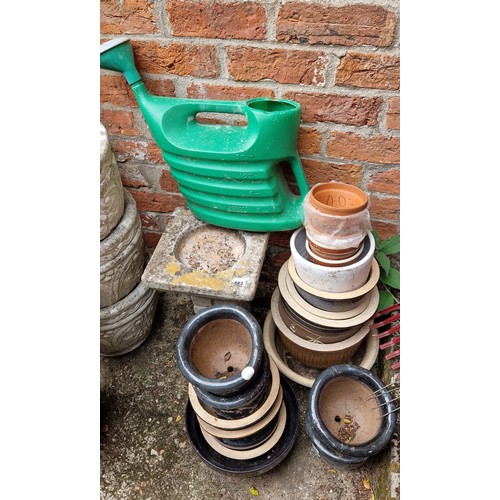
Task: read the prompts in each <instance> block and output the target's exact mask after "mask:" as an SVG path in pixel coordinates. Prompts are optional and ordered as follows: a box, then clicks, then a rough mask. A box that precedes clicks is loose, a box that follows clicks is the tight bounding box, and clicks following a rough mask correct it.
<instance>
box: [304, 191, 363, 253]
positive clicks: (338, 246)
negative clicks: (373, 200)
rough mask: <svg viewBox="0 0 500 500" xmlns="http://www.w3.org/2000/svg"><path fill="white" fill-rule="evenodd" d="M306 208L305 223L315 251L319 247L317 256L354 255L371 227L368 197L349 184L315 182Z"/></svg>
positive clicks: (305, 204) (306, 202)
mask: <svg viewBox="0 0 500 500" xmlns="http://www.w3.org/2000/svg"><path fill="white" fill-rule="evenodd" d="M303 208H304V219H303V225H304V228H305V231H306V234H307V236H308V239H309V242H310V243H311V244H312V245H313V246H314V248H313V249H312V250H313V252H316V245H317V247H318V256H322V257H325V258H331V259H342V258H348V257H350V256H352V255H353V254H355V253H356V251H357V250H358V248H359V246H360V244H361V243H362V241H363V240H364V238H365V236H366V234H367V233H368V231H369V230H370V229H371V222H370V212H369V210H368V196H367V195H366V194H365V193H364V192H363V191H362V190H361V189H359V188H357V187H356V186H352V185H350V184H344V183H340V182H324V183H320V184H316V185H315V186H313V187H312V189H311V190H310V191H309V192H308V193H307V195H306V196H305V198H304V203H303ZM320 252H321V253H326V254H327V255H321V254H320Z"/></svg>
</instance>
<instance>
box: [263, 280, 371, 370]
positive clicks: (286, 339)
mask: <svg viewBox="0 0 500 500" xmlns="http://www.w3.org/2000/svg"><path fill="white" fill-rule="evenodd" d="M277 290H278V289H276V290H275V292H274V293H275V294H276V293H277ZM274 304H276V297H275V300H274ZM271 313H272V316H273V320H274V323H275V324H276V327H277V328H278V334H279V337H280V339H281V341H282V342H283V345H284V346H285V348H286V350H287V351H288V352H289V353H290V355H291V356H293V357H294V358H296V359H297V360H299V361H300V362H301V363H303V364H304V365H306V366H309V367H311V368H316V369H324V368H326V367H328V366H331V365H334V364H338V363H345V362H347V361H349V359H351V357H352V356H353V355H354V354H355V353H356V351H357V350H358V349H359V347H360V345H361V343H362V342H363V340H364V339H365V337H366V336H367V335H369V334H370V326H371V324H372V323H373V320H372V319H368V320H366V321H365V322H364V323H363V324H362V325H361V327H360V328H359V330H358V331H356V332H355V333H354V334H353V335H351V336H350V337H348V338H346V339H345V340H341V341H338V342H333V343H326V344H325V343H321V342H314V341H310V340H305V339H303V338H302V337H299V336H298V335H297V334H295V333H294V332H293V331H292V330H290V328H288V327H287V325H286V324H285V322H284V321H283V319H282V317H281V315H280V312H279V309H277V308H276V307H275V306H274V307H273V302H271Z"/></svg>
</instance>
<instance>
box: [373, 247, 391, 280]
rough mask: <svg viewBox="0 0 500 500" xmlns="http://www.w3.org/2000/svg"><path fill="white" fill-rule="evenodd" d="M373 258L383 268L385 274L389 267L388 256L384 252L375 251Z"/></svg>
mask: <svg viewBox="0 0 500 500" xmlns="http://www.w3.org/2000/svg"><path fill="white" fill-rule="evenodd" d="M375 258H376V259H377V262H378V263H379V265H380V267H381V268H382V269H383V271H384V274H385V275H386V276H387V274H388V273H389V269H390V267H391V261H390V260H389V257H387V255H385V253H380V252H376V253H375Z"/></svg>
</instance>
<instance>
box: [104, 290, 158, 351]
mask: <svg viewBox="0 0 500 500" xmlns="http://www.w3.org/2000/svg"><path fill="white" fill-rule="evenodd" d="M157 305H158V292H157V291H156V290H153V289H152V288H148V287H146V286H145V285H144V284H143V283H142V282H139V284H138V285H137V286H136V287H135V288H134V289H133V290H132V291H131V292H130V293H129V294H128V295H126V296H125V297H124V298H123V299H122V300H120V301H118V302H117V303H115V304H112V305H111V306H108V307H104V308H102V309H101V312H100V321H101V356H120V355H122V354H126V353H128V352H130V351H133V350H134V349H136V348H137V347H139V346H140V345H141V344H142V343H143V342H144V341H145V340H146V338H147V337H148V335H149V334H150V332H151V328H152V325H153V320H154V316H155V312H156V307H157Z"/></svg>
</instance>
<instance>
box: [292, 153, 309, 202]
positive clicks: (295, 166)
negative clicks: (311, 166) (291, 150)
mask: <svg viewBox="0 0 500 500" xmlns="http://www.w3.org/2000/svg"><path fill="white" fill-rule="evenodd" d="M290 166H291V167H292V172H293V175H294V176H295V179H296V180H297V185H298V187H299V192H300V194H301V196H305V195H306V194H307V193H308V192H309V190H310V187H309V183H308V182H307V179H306V177H305V175H304V170H303V169H302V164H301V163H300V159H299V157H298V156H296V157H293V158H292V160H291V162H290Z"/></svg>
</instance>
